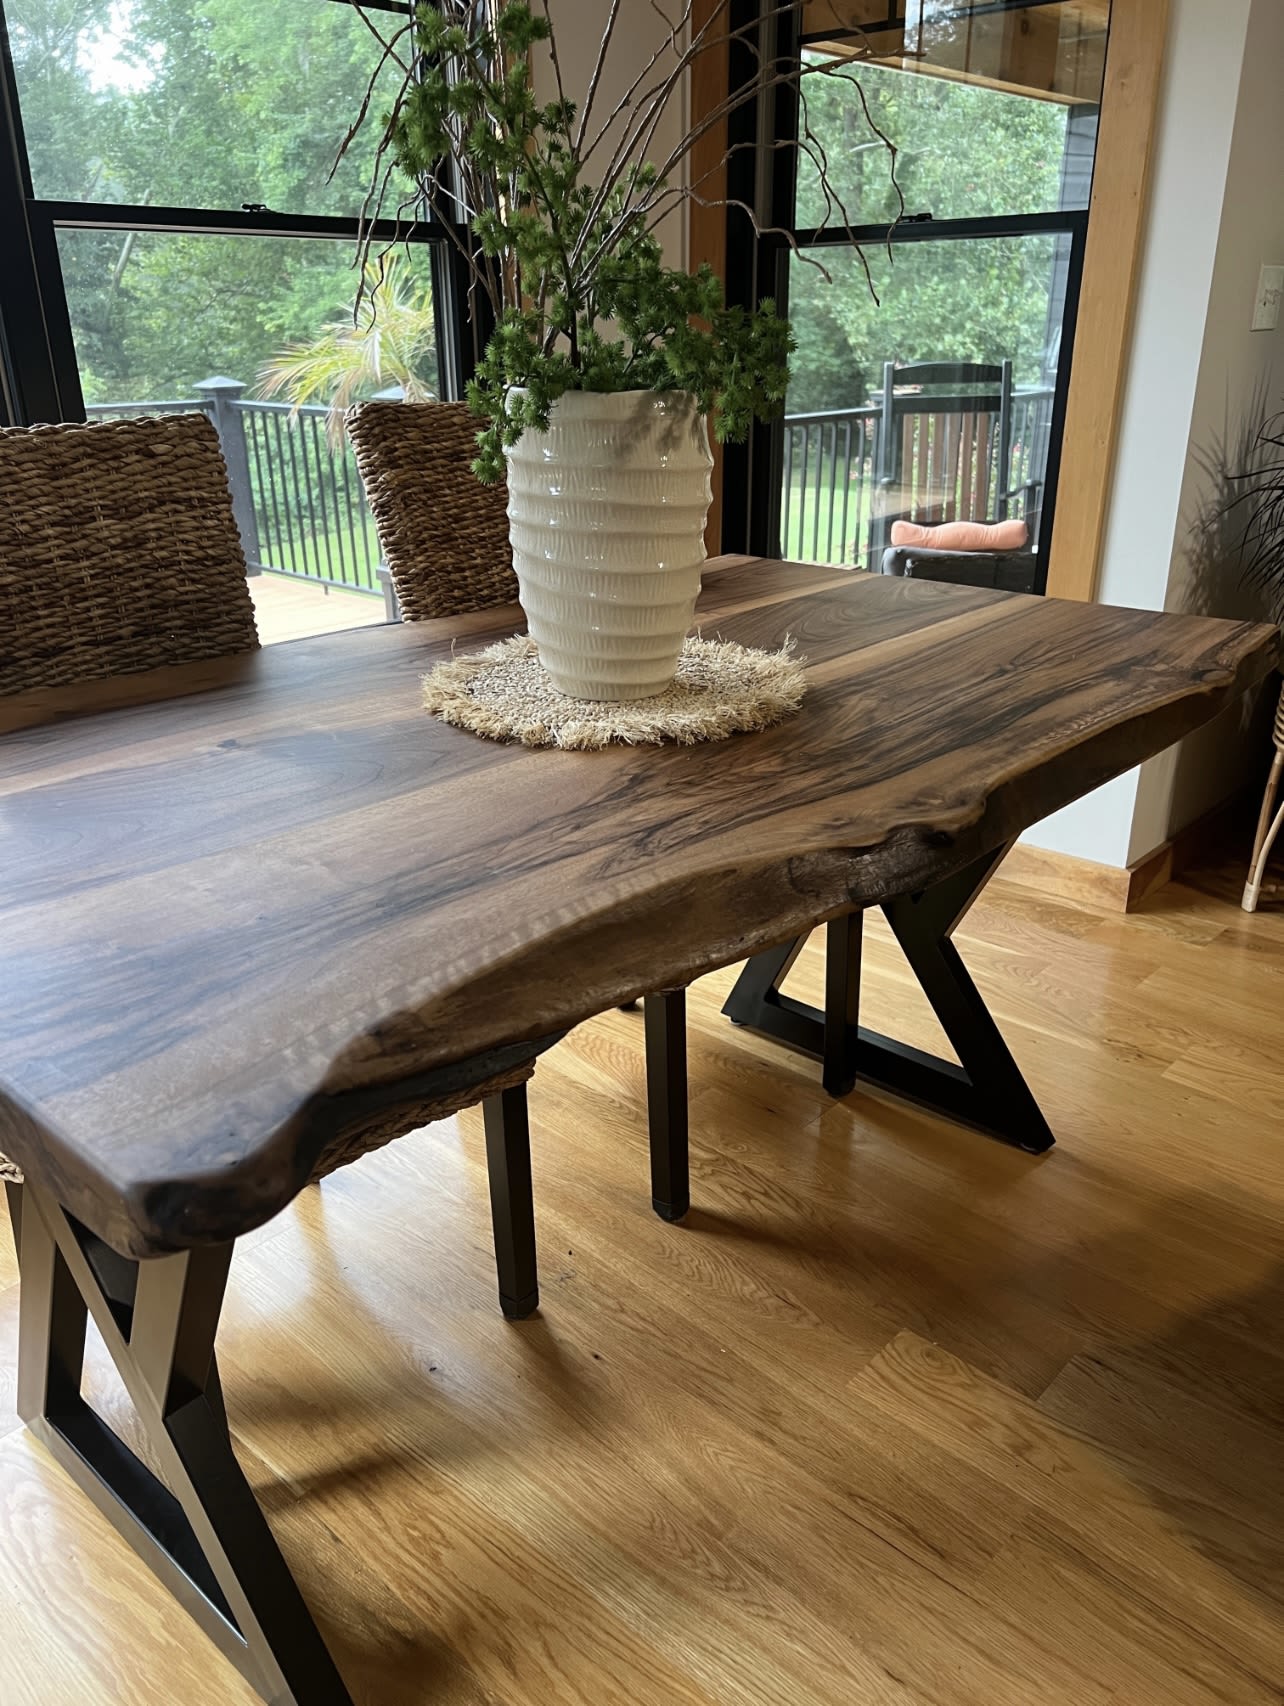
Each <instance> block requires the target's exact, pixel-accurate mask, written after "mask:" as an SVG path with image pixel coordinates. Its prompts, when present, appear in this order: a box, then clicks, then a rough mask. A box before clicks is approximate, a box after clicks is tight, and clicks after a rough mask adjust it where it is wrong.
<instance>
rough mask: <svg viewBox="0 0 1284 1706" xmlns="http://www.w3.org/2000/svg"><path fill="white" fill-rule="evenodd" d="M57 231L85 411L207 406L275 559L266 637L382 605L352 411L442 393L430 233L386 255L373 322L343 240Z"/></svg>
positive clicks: (253, 548)
mask: <svg viewBox="0 0 1284 1706" xmlns="http://www.w3.org/2000/svg"><path fill="white" fill-rule="evenodd" d="M58 246H59V254H60V257H61V261H62V268H63V273H64V277H65V280H66V285H67V298H68V305H69V308H70V312H71V322H72V331H73V334H74V336H75V341H76V352H77V357H78V360H79V364H80V376H81V383H82V386H83V388H84V392H85V401H86V406H87V409H88V412H89V416H90V418H91V419H101V418H107V417H110V416H113V415H119V414H122V413H130V412H142V409H146V410H147V411H148V412H155V411H158V410H160V411H165V410H170V409H188V408H202V407H203V408H205V409H206V410H207V412H208V413H209V414H210V415H211V416H212V418H213V419H214V422H215V425H216V426H217V428H218V430H219V434H220V437H221V438H222V440H223V449H224V456H225V458H226V460H227V463H228V468H229V472H230V475H231V479H232V486H233V493H234V496H235V497H237V498H238V500H239V502H240V505H241V508H240V516H241V518H242V539H243V542H244V543H245V544H246V556H247V558H248V559H249V560H250V562H251V565H252V566H253V565H257V566H259V567H262V568H264V569H266V570H270V571H274V575H273V576H272V577H271V579H270V582H269V577H268V576H264V577H262V581H260V580H258V579H256V580H255V582H254V585H253V590H254V592H255V599H256V603H258V605H259V617H260V630H261V632H262V634H263V638H264V639H288V638H293V637H294V636H295V634H297V633H300V632H311V631H315V630H317V629H319V628H329V627H347V626H350V625H351V624H352V623H354V622H367V621H369V622H375V621H382V620H383V619H384V612H383V602H382V596H381V591H380V583H379V580H378V577H377V574H376V569H377V566H378V562H379V547H378V540H377V538H376V535H375V529H374V524H373V521H372V520H371V517H370V514H369V511H368V510H367V508H366V504H365V498H364V493H363V490H362V486H361V480H360V477H359V475H358V473H357V469H356V465H355V463H354V461H353V458H352V453H351V451H350V449H349V447H348V444H347V440H346V436H345V435H344V432H343V428H342V418H343V411H344V410H345V409H346V408H347V407H348V406H349V405H350V404H351V403H353V402H356V401H357V400H358V399H360V398H363V397H371V396H375V395H377V394H381V393H387V392H389V391H392V392H394V394H396V393H399V394H401V395H406V396H410V397H412V398H418V399H428V398H431V397H432V396H433V395H435V393H436V389H437V360H436V351H435V346H434V341H433V311H432V291H431V287H430V285H429V282H428V278H429V273H428V269H429V265H430V254H431V251H430V250H429V249H428V247H427V246H426V245H416V246H415V247H414V248H413V249H412V252H411V255H410V256H409V257H407V256H406V255H405V254H404V253H402V252H400V251H399V252H397V253H396V254H394V255H393V256H392V257H390V260H389V263H388V264H389V269H390V270H389V274H388V278H387V282H386V283H385V284H384V286H383V288H382V289H381V291H380V294H379V297H378V300H377V305H376V309H375V315H374V319H373V323H372V320H371V316H370V313H369V311H368V310H366V309H363V311H362V315H361V317H360V320H359V323H358V324H357V325H356V326H354V324H353V314H352V300H353V294H354V290H355V275H354V272H353V265H352V260H353V245H352V244H351V243H349V242H329V241H323V240H317V239H306V240H303V239H294V238H282V237H219V236H189V235H169V234H157V233H151V232H139V233H132V232H123V233H122V232H116V231H111V232H108V231H60V232H59V234H58ZM131 406H132V407H131ZM140 406H141V407H140ZM286 576H288V577H290V578H291V583H292V584H291V585H289V586H286V585H284V584H282V583H281V582H280V581H279V579H278V577H286ZM323 588H328V589H329V590H328V591H327V592H323V590H322V589H323Z"/></svg>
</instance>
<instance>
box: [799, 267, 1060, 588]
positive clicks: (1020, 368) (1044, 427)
mask: <svg viewBox="0 0 1284 1706" xmlns="http://www.w3.org/2000/svg"><path fill="white" fill-rule="evenodd" d="M810 253H811V254H812V255H813V256H814V257H815V258H817V259H819V260H820V261H821V262H822V263H823V264H824V266H825V267H826V269H827V270H828V271H829V273H830V275H831V279H832V283H831V282H826V280H825V279H824V277H823V276H822V275H821V274H820V273H819V272H818V271H816V270H815V268H814V267H812V266H810V265H808V264H807V262H806V261H805V260H803V259H801V258H800V257H797V256H795V257H794V258H793V260H792V262H791V271H790V281H789V313H790V319H791V320H792V322H793V326H794V332H795V335H796V337H797V339H798V351H797V354H796V355H795V357H794V362H793V376H792V379H791V383H790V388H789V396H788V400H787V404H786V420H785V426H784V457H785V467H784V490H783V498H782V546H783V550H784V554H785V556H787V557H801V558H806V559H812V560H816V561H821V562H842V563H859V564H862V565H865V566H869V567H874V566H876V565H877V562H878V559H879V557H880V556H881V553H882V551H883V549H884V548H885V546H886V545H887V544H888V543H889V539H888V531H889V529H890V525H891V522H892V521H893V520H894V519H896V518H898V517H901V518H904V519H906V520H911V521H918V522H926V523H935V522H940V521H964V520H966V521H986V522H990V521H998V520H1001V519H1015V518H1018V517H1024V518H1025V519H1026V521H1027V523H1028V526H1029V529H1030V533H1031V543H1032V544H1036V543H1037V542H1038V536H1039V527H1040V516H1041V513H1042V505H1043V498H1044V485H1045V478H1046V473H1047V462H1048V442H1049V436H1050V430H1051V423H1052V402H1053V392H1054V389H1055V385H1056V374H1057V365H1058V360H1059V356H1060V347H1061V318H1062V311H1063V306H1064V300H1065V287H1066V277H1067V272H1068V268H1069V258H1070V239H1069V238H1068V237H1061V236H1047V235H1038V236H1025V237H1002V238H973V239H966V240H958V241H953V242H940V241H936V242H933V241H922V242H917V241H916V242H911V243H898V244H897V245H896V246H895V248H894V251H893V256H894V259H892V260H889V258H888V254H887V251H886V249H874V250H871V251H870V252H869V253H868V255H867V259H868V261H869V264H870V268H871V271H872V273H873V276H874V284H875V288H876V289H877V291H878V295H879V298H880V302H879V303H875V301H874V299H873V297H872V296H871V294H870V290H869V286H868V284H867V283H866V280H865V274H864V270H863V268H862V267H861V264H860V260H859V257H858V256H857V255H856V254H855V252H854V251H853V250H850V249H848V248H845V247H836V248H825V249H814V250H812V251H810ZM889 364H890V368H891V371H890V372H889V371H888V368H889ZM963 364H966V365H969V366H980V367H982V368H983V369H984V372H983V373H982V374H981V375H978V376H970V377H968V378H966V379H963V378H960V376H959V375H958V374H957V373H956V372H950V371H949V369H950V368H951V367H954V368H957V367H958V366H959V365H963Z"/></svg>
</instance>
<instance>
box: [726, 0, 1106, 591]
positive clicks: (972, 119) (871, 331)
mask: <svg viewBox="0 0 1284 1706" xmlns="http://www.w3.org/2000/svg"><path fill="white" fill-rule="evenodd" d="M787 22H788V21H787V20H775V22H774V24H773V25H772V26H770V28H769V30H768V35H769V36H770V34H771V30H774V31H775V40H774V44H773V45H772V46H771V48H770V51H774V52H776V53H777V54H779V55H786V54H798V55H801V56H802V57H803V58H804V59H805V60H806V61H807V62H809V63H810V64H812V65H813V66H814V67H815V68H816V71H815V74H814V75H810V76H808V77H807V78H806V79H805V81H804V85H803V87H804V90H805V96H806V98H805V101H804V102H803V103H802V105H801V107H800V108H798V107H790V106H786V105H785V103H783V102H781V103H779V104H777V106H776V107H775V109H774V110H773V111H769V112H759V113H758V114H757V115H756V122H757V125H758V138H759V140H764V139H766V138H768V137H769V138H771V139H774V140H777V141H778V140H780V139H781V138H782V137H795V138H798V139H799V141H800V148H799V149H798V151H797V153H796V154H795V153H794V152H793V151H789V150H784V151H778V163H777V166H776V169H775V171H774V174H772V175H770V176H769V177H768V178H767V179H766V180H765V181H764V177H763V174H762V173H761V172H759V174H758V176H757V179H756V180H755V181H752V182H751V181H750V180H749V178H748V176H747V174H743V169H742V174H743V175H742V178H741V182H740V185H739V186H738V194H739V196H740V197H741V198H742V199H746V200H748V199H749V198H750V197H751V196H752V197H753V198H754V205H755V206H756V208H757V209H758V225H759V228H760V232H761V234H760V235H755V234H754V233H753V232H752V230H751V229H750V228H749V223H748V221H747V220H746V219H744V218H743V217H741V216H739V215H738V214H737V212H736V211H735V210H734V209H733V210H732V211H731V212H730V214H729V233H728V235H729V243H730V246H731V251H732V258H733V264H732V268H731V272H732V274H733V276H736V275H739V276H742V277H746V278H750V279H752V289H753V290H754V291H755V292H756V293H757V294H759V295H765V294H769V293H772V292H774V293H775V294H776V296H777V297H778V298H780V299H782V300H783V301H784V302H785V303H786V304H787V307H788V311H789V314H790V317H791V319H792V320H793V324H794V329H795V333H796V335H797V339H798V351H797V354H796V356H795V360H794V373H793V380H792V384H791V387H790V392H789V397H788V401H787V406H786V418H785V420H784V421H783V422H782V423H778V424H776V425H774V426H773V427H772V428H770V429H767V430H766V431H763V432H760V433H758V434H757V435H756V439H755V441H754V443H753V445H752V447H751V448H750V449H749V450H748V451H746V452H743V453H739V454H737V453H736V452H732V454H731V458H730V460H729V465H728V467H729V478H728V482H727V489H728V492H729V494H730V500H729V502H728V505H727V515H726V518H725V524H724V525H725V538H726V540H727V543H728V544H729V545H733V546H736V547H739V548H747V549H753V550H757V551H762V552H766V553H768V554H775V553H783V554H786V555H789V556H800V557H805V558H811V559H816V560H821V561H828V562H836V563H847V564H851V565H860V566H867V567H876V566H877V563H878V561H879V559H880V557H881V554H882V552H883V551H884V550H885V548H886V547H887V545H888V543H889V542H890V538H891V529H892V525H893V523H894V522H896V521H897V520H906V521H913V522H919V523H925V524H936V523H940V522H948V521H956V520H975V521H981V522H998V521H1005V520H1006V521H1011V522H1015V523H1024V525H1025V529H1026V541H1027V543H1026V547H1025V548H1026V549H1028V550H1029V552H1030V553H1031V557H1032V563H1031V583H1032V585H1034V586H1035V587H1036V588H1038V589H1040V590H1041V589H1042V586H1043V585H1044V583H1045V580H1046V572H1047V550H1048V545H1049V541H1050V539H1051V526H1052V516H1053V512H1054V508H1055V502H1056V484H1057V472H1058V465H1059V458H1060V444H1061V431H1062V423H1063V420H1064V411H1065V397H1066V390H1067V386H1068V381H1069V373H1070V364H1071V360H1072V357H1073V347H1074V330H1075V318H1076V312H1077V306H1078V281H1079V277H1080V273H1081V267H1082V256H1083V245H1084V241H1085V237H1086V229H1087V206H1088V196H1089V191H1090V187H1091V181H1092V167H1093V160H1094V155H1095V146H1096V131H1097V116H1098V111H1099V106H1100V99H1101V89H1102V82H1103V76H1104V64H1105V52H1106V46H1107V37H1108V26H1109V3H1108V0H1021V3H1015V0H1013V3H1005V0H986V3H978V4H966V3H961V0H811V3H810V4H809V5H807V6H806V7H804V8H803V9H802V17H801V29H800V31H799V33H797V34H792V35H791V33H790V31H789V29H787V28H786V27H785V25H786V23H787ZM885 142H890V143H891V144H892V145H893V146H894V148H895V169H894V175H893V167H892V156H891V154H890V153H889V150H888V148H887V146H886V145H885ZM781 158H783V159H785V160H788V161H790V162H792V165H791V166H790V167H788V168H783V167H782V166H781V165H780V164H779V160H780V159H781ZM821 161H823V162H824V166H825V180H826V184H822V181H821V174H820V171H819V169H818V165H819V162H821ZM735 170H736V168H735V165H734V161H733V172H734V171H735ZM826 185H827V187H826ZM732 194H733V196H734V195H736V194H737V186H735V184H734V183H733V189H732ZM773 227H774V229H772V228H773ZM737 497H739V498H740V499H741V500H742V501H741V502H740V503H739V504H737V502H736V499H737ZM1018 532H1019V529H1018Z"/></svg>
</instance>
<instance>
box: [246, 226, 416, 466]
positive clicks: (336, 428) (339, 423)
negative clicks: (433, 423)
mask: <svg viewBox="0 0 1284 1706" xmlns="http://www.w3.org/2000/svg"><path fill="white" fill-rule="evenodd" d="M435 371H436V335H435V327H434V320H433V305H432V290H431V287H430V286H429V285H428V284H426V283H424V284H421V283H419V282H418V281H417V280H416V279H414V278H413V277H412V276H411V274H410V271H409V268H408V265H407V263H406V261H405V258H404V257H403V256H402V255H400V254H397V253H389V254H387V255H385V256H384V257H383V259H382V263H379V262H373V261H372V262H370V263H369V264H368V265H367V267H366V269H365V277H364V281H363V288H362V291H361V296H360V300H359V302H358V304H357V308H356V312H355V314H351V313H350V314H347V315H345V316H344V317H343V318H342V319H339V320H332V321H331V322H330V323H329V325H327V326H325V327H323V328H322V330H321V332H320V333H319V335H318V336H317V337H315V338H312V339H309V340H307V341H304V342H299V343H293V344H287V345H286V347H285V348H284V349H283V350H282V351H281V353H280V354H279V355H278V356H276V357H274V359H273V360H272V361H270V362H268V363H267V364H266V365H265V366H264V367H263V368H261V369H260V371H259V389H260V391H261V393H262V395H263V396H265V397H281V396H283V397H286V398H288V399H289V401H290V402H291V403H293V404H294V406H295V408H296V409H299V408H301V407H302V406H303V405H304V404H305V403H325V404H326V405H327V406H328V407H329V411H330V412H329V415H328V416H327V418H326V437H327V438H328V440H329V443H330V447H331V449H332V450H338V449H341V448H342V446H343V443H344V436H343V417H344V415H345V414H346V413H347V411H348V409H349V408H351V406H352V405H353V403H356V402H358V401H360V399H362V398H363V397H370V396H373V395H374V393H375V392H377V391H383V390H388V389H391V388H392V387H394V386H397V387H400V389H401V393H402V396H403V398H404V399H405V401H406V402H408V403H431V402H434V401H435V400H436V392H435V390H434V389H433V385H432V383H431V377H430V376H432V375H433V374H434V373H435Z"/></svg>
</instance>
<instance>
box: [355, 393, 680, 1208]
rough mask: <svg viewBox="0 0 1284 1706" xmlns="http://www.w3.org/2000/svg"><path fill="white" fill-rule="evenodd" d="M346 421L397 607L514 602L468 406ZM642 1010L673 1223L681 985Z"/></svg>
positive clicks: (502, 521)
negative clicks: (476, 464) (478, 471)
mask: <svg viewBox="0 0 1284 1706" xmlns="http://www.w3.org/2000/svg"><path fill="white" fill-rule="evenodd" d="M347 428H348V436H349V438H350V439H351V440H352V447H353V450H354V451H355V453H356V458H357V466H358V467H359V468H360V470H361V478H362V480H363V481H364V482H365V488H366V497H367V499H368V500H369V503H370V508H371V510H372V512H373V514H374V518H375V526H376V528H377V529H378V533H379V548H380V550H381V551H382V553H383V557H384V561H385V562H386V563H387V565H388V570H389V573H390V574H391V576H392V583H393V587H394V588H395V590H396V594H397V599H398V602H399V604H400V606H401V613H402V615H403V616H404V617H405V618H406V619H407V620H409V621H411V622H415V621H427V620H431V619H432V618H434V617H439V616H463V615H465V614H466V613H467V612H468V611H471V610H489V609H491V608H493V607H494V606H496V605H500V604H512V603H515V602H516V600H517V577H516V576H515V575H514V573H513V553H512V549H511V547H510V545H509V542H508V492H507V488H506V487H504V486H503V485H494V486H483V485H482V484H481V482H480V481H479V480H477V479H476V477H475V476H474V474H473V472H472V462H473V458H474V457H475V455H476V453H477V443H476V440H477V430H478V429H477V421H476V418H475V417H474V416H473V415H472V414H471V413H470V411H469V410H468V408H467V406H466V405H465V404H463V403H382V402H371V403H358V404H356V406H355V407H354V408H352V409H350V410H349V411H348V415H347ZM629 1005H630V1006H635V1005H636V1003H630V1004H629ZM644 1008H645V1024H646V1056H647V1107H648V1114H649V1119H650V1127H651V1205H652V1207H653V1208H654V1209H655V1212H656V1213H657V1214H658V1215H659V1216H660V1218H661V1219H662V1220H670V1221H673V1220H681V1218H682V1216H683V1215H684V1214H685V1213H686V1212H687V1208H688V1206H689V1200H690V1199H689V1195H688V1190H687V1113H686V1106H687V1088H686V1085H687V1068H686V1040H685V1039H686V991H685V990H682V989H669V990H663V991H661V992H660V993H658V994H655V995H648V996H647V997H646V999H645V1003H644Z"/></svg>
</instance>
